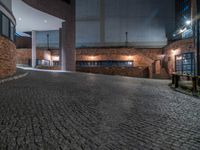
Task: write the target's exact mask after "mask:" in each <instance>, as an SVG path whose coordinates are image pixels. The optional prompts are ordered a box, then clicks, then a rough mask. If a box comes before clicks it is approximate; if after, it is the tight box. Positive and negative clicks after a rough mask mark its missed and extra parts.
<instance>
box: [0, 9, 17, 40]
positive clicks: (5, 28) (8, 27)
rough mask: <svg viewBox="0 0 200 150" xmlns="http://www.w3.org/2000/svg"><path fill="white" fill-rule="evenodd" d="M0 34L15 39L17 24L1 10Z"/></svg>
mask: <svg viewBox="0 0 200 150" xmlns="http://www.w3.org/2000/svg"><path fill="white" fill-rule="evenodd" d="M0 35H2V36H4V37H6V38H8V39H10V40H12V41H14V40H15V25H14V23H13V22H12V21H11V20H10V19H9V18H8V17H7V16H6V15H4V14H3V13H2V12H1V11H0Z"/></svg>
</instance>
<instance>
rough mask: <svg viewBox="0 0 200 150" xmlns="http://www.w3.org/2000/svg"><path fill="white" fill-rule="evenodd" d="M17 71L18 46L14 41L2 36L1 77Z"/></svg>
mask: <svg viewBox="0 0 200 150" xmlns="http://www.w3.org/2000/svg"><path fill="white" fill-rule="evenodd" d="M15 72H16V47H15V44H14V43H13V42H11V41H10V40H8V39H6V38H4V37H2V36H0V78H5V77H8V76H12V75H13V74H14V73H15Z"/></svg>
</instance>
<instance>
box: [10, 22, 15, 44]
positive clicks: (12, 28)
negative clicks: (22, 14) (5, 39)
mask: <svg viewBox="0 0 200 150" xmlns="http://www.w3.org/2000/svg"><path fill="white" fill-rule="evenodd" d="M14 36H15V26H14V25H13V24H12V23H11V24H10V39H11V40H12V41H14Z"/></svg>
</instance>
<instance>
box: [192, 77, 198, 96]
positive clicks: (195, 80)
mask: <svg viewBox="0 0 200 150" xmlns="http://www.w3.org/2000/svg"><path fill="white" fill-rule="evenodd" d="M192 92H193V93H194V94H195V93H197V77H192Z"/></svg>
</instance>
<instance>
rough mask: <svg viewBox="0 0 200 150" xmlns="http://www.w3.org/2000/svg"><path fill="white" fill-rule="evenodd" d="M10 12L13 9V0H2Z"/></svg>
mask: <svg viewBox="0 0 200 150" xmlns="http://www.w3.org/2000/svg"><path fill="white" fill-rule="evenodd" d="M0 2H1V3H3V4H4V5H5V6H6V7H7V8H8V9H9V10H11V8H12V0H0Z"/></svg>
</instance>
